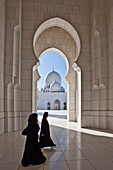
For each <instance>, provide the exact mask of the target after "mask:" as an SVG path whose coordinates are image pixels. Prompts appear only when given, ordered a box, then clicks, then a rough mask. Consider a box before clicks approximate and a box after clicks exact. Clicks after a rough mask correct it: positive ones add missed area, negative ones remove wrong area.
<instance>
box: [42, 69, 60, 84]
mask: <svg viewBox="0 0 113 170" xmlns="http://www.w3.org/2000/svg"><path fill="white" fill-rule="evenodd" d="M53 82H58V83H59V84H61V76H60V75H59V74H58V73H57V72H56V71H54V70H53V71H51V72H50V73H49V74H47V76H46V79H45V84H46V85H51V83H53Z"/></svg>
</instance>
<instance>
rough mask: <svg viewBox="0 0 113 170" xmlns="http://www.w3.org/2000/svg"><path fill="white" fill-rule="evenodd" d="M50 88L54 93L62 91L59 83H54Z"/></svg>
mask: <svg viewBox="0 0 113 170" xmlns="http://www.w3.org/2000/svg"><path fill="white" fill-rule="evenodd" d="M50 88H51V91H53V92H60V91H61V85H60V83H58V82H57V81H55V82H53V83H52V84H51V87H50Z"/></svg>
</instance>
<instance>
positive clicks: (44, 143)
mask: <svg viewBox="0 0 113 170" xmlns="http://www.w3.org/2000/svg"><path fill="white" fill-rule="evenodd" d="M47 117H48V112H44V115H43V119H42V123H41V132H40V146H41V148H43V147H48V146H50V147H55V146H56V145H55V144H54V143H53V141H52V139H51V137H50V129H49V123H48V121H47Z"/></svg>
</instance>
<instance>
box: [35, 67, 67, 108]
mask: <svg viewBox="0 0 113 170" xmlns="http://www.w3.org/2000/svg"><path fill="white" fill-rule="evenodd" d="M61 81H62V80H61V76H60V74H59V73H58V72H56V71H54V69H53V70H52V71H51V72H50V73H48V74H47V75H46V78H45V85H44V88H41V90H38V99H37V100H38V101H37V103H38V110H67V92H66V90H65V88H64V87H63V86H62V85H61Z"/></svg>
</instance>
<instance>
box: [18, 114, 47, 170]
mask: <svg viewBox="0 0 113 170" xmlns="http://www.w3.org/2000/svg"><path fill="white" fill-rule="evenodd" d="M37 117H38V115H37V113H32V114H31V115H30V116H29V119H28V126H27V127H26V128H25V129H24V130H23V131H22V135H25V136H27V138H26V143H25V150H24V154H23V158H22V161H21V163H22V166H24V167H26V166H28V165H30V164H32V165H40V164H42V163H44V162H45V161H46V157H45V156H44V155H43V153H42V151H41V148H40V145H39V143H38V132H39V125H38V119H37Z"/></svg>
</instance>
